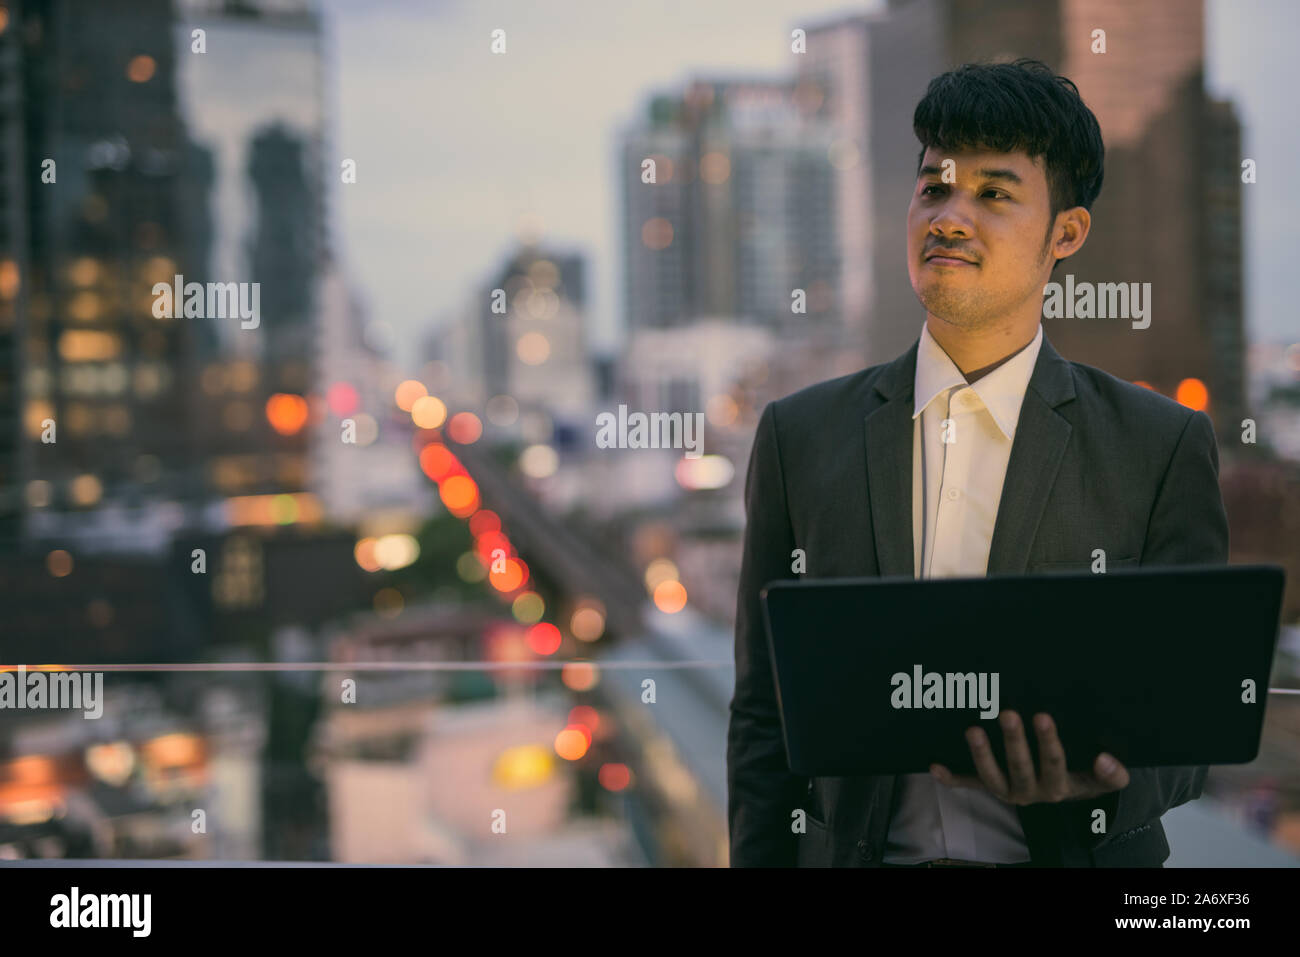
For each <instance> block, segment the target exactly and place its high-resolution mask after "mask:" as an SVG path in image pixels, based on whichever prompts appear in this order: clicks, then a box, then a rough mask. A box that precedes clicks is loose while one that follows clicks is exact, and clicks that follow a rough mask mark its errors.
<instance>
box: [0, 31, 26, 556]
mask: <svg viewBox="0 0 1300 957" xmlns="http://www.w3.org/2000/svg"><path fill="white" fill-rule="evenodd" d="M22 86H23V82H22V43H21V40H20V39H19V30H18V23H17V20H16V18H15V17H14V15H13V13H12V12H11V11H10V10H9V9H8V8H7V7H0V553H3V552H5V551H8V550H10V549H12V548H14V547H16V546H17V544H18V541H19V532H20V529H21V522H22V508H23V486H22V473H23V470H22V467H21V464H20V460H21V458H22V457H23V456H24V455H25V453H26V448H25V445H26V443H25V439H24V437H23V434H22V407H23V403H22V355H23V348H22V346H23V327H22V325H20V322H19V320H20V317H21V316H22V314H23V312H24V310H23V309H22V307H21V305H20V301H21V298H22V297H23V295H24V293H25V289H24V284H23V282H22V276H23V275H24V274H25V273H26V272H27V224H26V199H25V194H26V188H25V187H26V171H25V166H26V155H25V152H24V149H23V95H22Z"/></svg>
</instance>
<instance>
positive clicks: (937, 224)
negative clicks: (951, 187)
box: [930, 195, 974, 239]
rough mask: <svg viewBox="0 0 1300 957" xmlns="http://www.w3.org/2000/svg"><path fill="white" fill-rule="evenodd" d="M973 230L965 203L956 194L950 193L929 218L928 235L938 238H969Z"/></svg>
mask: <svg viewBox="0 0 1300 957" xmlns="http://www.w3.org/2000/svg"><path fill="white" fill-rule="evenodd" d="M973 232H974V228H973V226H972V224H971V219H970V215H969V213H968V211H967V209H966V206H965V203H964V201H963V200H962V199H961V198H960V197H959V196H956V195H950V196H949V197H948V200H947V202H945V203H944V204H943V205H942V206H940V207H939V208H938V209H937V210H935V213H934V216H933V218H932V219H931V220H930V235H931V236H934V237H937V238H939V239H970V238H971V235H972V234H973Z"/></svg>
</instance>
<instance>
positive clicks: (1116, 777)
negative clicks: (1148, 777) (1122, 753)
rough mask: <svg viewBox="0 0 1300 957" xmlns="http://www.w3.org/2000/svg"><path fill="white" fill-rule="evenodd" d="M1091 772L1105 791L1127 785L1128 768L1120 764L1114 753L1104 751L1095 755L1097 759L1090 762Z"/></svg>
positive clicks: (1116, 789)
mask: <svg viewBox="0 0 1300 957" xmlns="http://www.w3.org/2000/svg"><path fill="white" fill-rule="evenodd" d="M1092 773H1093V775H1094V776H1095V777H1096V778H1097V781H1098V783H1099V784H1100V785H1101V786H1102V787H1104V788H1105V789H1106V790H1107V791H1118V790H1119V789H1120V788H1126V787H1128V782H1129V774H1128V768H1126V767H1124V765H1122V764H1120V763H1119V761H1117V760H1116V759H1115V756H1114V755H1112V754H1108V753H1107V752H1105V751H1103V752H1102V753H1101V754H1099V755H1097V760H1096V761H1094V762H1093V763H1092Z"/></svg>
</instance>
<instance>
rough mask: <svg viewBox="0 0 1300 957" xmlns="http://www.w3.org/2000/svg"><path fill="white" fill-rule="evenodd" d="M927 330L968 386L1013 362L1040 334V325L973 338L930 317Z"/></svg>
mask: <svg viewBox="0 0 1300 957" xmlns="http://www.w3.org/2000/svg"><path fill="white" fill-rule="evenodd" d="M926 328H927V329H929V330H930V335H931V336H932V337H933V338H934V341H935V342H937V343H938V344H939V347H940V348H941V349H943V351H944V352H946V353H947V354H948V358H950V359H951V360H952V361H953V365H955V366H956V367H957V368H958V369H959V370H961V374H962V375H963V376H965V377H966V381H967V382H974V381H975V380H977V379H980V378H983V377H984V376H986V375H988V374H989V373H990V372H992V371H993V370H994V369H996V368H997V367H998V366H1000V365H1002V364H1003V363H1004V362H1007V361H1009V360H1011V359H1013V358H1014V357H1015V356H1016V355H1017V354H1018V353H1020V352H1022V351H1024V349H1025V347H1026V346H1028V345H1029V344H1030V343H1031V342H1033V341H1034V337H1035V336H1036V335H1037V334H1038V323H1037V322H1035V323H1034V325H1033V327H1032V328H1030V329H1027V330H1026V329H1023V328H1021V329H1007V328H998V329H993V330H991V331H989V332H987V333H984V334H982V335H971V334H969V333H968V332H966V330H963V329H958V328H957V327H955V326H953V325H950V324H949V323H946V322H944V321H942V320H936V319H935V318H934V316H929V317H927V319H926Z"/></svg>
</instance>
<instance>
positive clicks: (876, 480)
mask: <svg viewBox="0 0 1300 957" xmlns="http://www.w3.org/2000/svg"><path fill="white" fill-rule="evenodd" d="M919 346H920V339H918V340H917V341H916V342H914V343H913V344H912V348H910V349H908V350H907V352H905V353H903V354H902V355H901V356H899V357H898V358H897V359H895V360H894V361H893V362H891V363H890V364H889V365H888V366H886V368H885V369H884V371H883V372H882V373H881V374H880V375H879V376H878V377H877V379H876V387H875V391H876V393H877V399H876V401H877V404H876V407H875V408H874V409H872V410H871V411H870V412H868V413H867V417H866V421H865V429H866V443H867V495H868V497H869V498H870V500H871V527H872V530H873V533H874V536H875V544H876V565H877V568H878V569H879V574H880V575H881V577H894V576H901V577H904V578H914V577H915V576H916V572H915V568H914V558H913V548H912V426H913V423H912V394H913V389H914V387H915V378H916V353H917V349H918V348H919Z"/></svg>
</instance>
